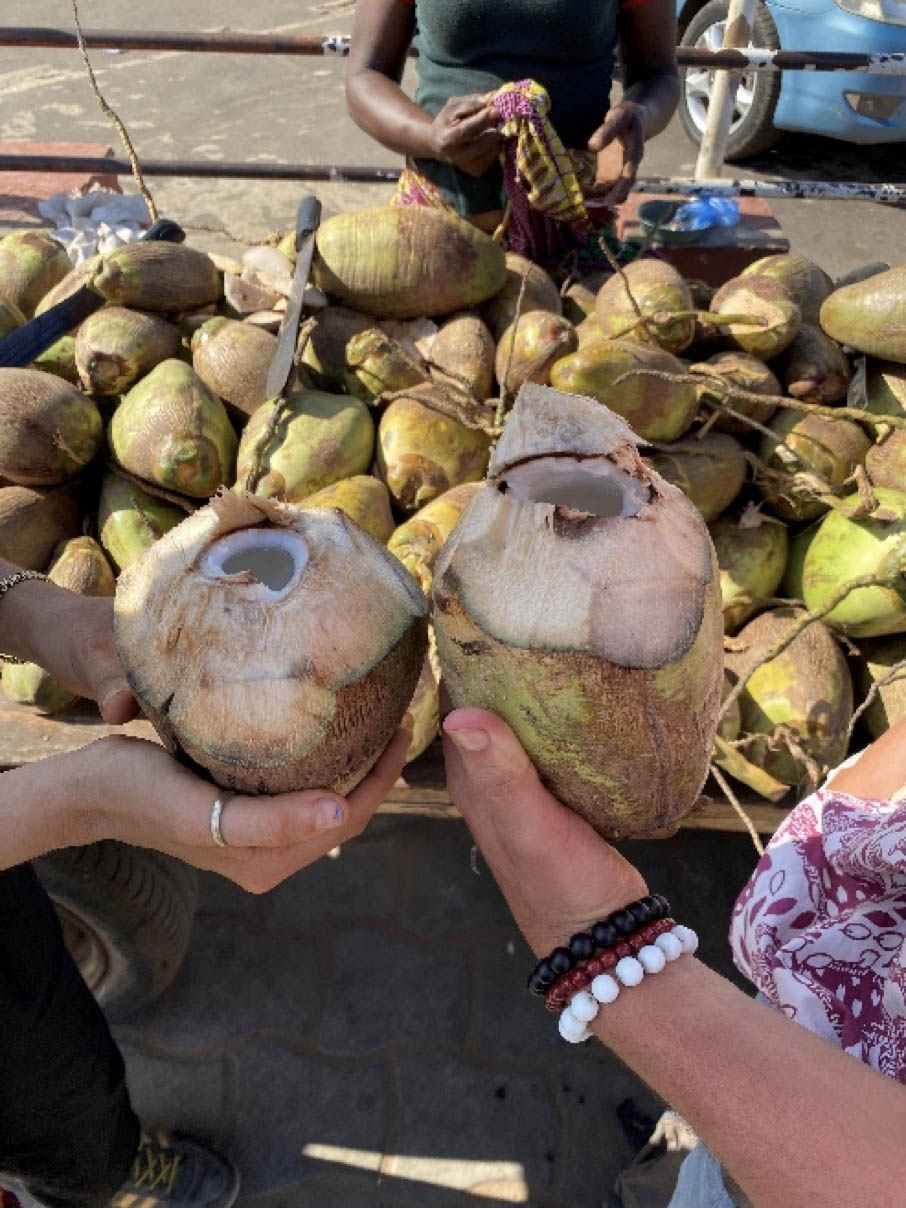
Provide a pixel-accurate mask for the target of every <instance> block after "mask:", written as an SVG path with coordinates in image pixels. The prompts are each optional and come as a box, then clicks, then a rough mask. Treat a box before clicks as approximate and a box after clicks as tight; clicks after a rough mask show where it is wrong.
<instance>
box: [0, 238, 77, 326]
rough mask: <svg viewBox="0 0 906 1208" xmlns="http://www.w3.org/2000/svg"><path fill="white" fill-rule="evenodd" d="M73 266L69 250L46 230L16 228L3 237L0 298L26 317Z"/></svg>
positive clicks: (0, 255) (0, 258) (1, 244)
mask: <svg viewBox="0 0 906 1208" xmlns="http://www.w3.org/2000/svg"><path fill="white" fill-rule="evenodd" d="M71 269H72V264H71V262H70V259H69V257H68V256H67V254H66V249H65V248H64V247H63V245H62V243H58V242H57V241H56V239H54V238H53V237H52V236H51V235H48V234H47V232H46V231H38V230H25V231H13V232H12V233H11V234H9V235H5V236H4V237H3V238H2V239H0V299H2V300H3V301H4V302H9V303H12V305H13V306H15V307H16V308H17V309H18V310H20V311H21V312H22V314H23V315H25V317H26V318H29V317H30V316H31V315H32V314H33V313H34V310H35V307H36V306H37V305H38V303H39V302H40V301H41V299H42V298H43V297H44V295H45V294H46V293H47V291H48V290H50V289H51V288H52V287H53V286H54V285H56V284H57V282H58V281H62V279H63V278H64V277H65V276H66V275H67V274H68V273H69V272H70V270H71Z"/></svg>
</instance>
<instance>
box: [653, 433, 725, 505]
mask: <svg viewBox="0 0 906 1208" xmlns="http://www.w3.org/2000/svg"><path fill="white" fill-rule="evenodd" d="M647 460H648V461H650V463H651V465H652V466H653V467H654V469H655V470H657V472H658V474H660V476H661V477H662V478H665V479H666V480H667V482H669V483H672V484H673V486H675V487H679V489H680V490H681V491H682V492H683V494H684V495H685V496H686V498H687V499H688V500H689V501H690V502H691V503H693V504H694V505H695V507H696V508H697V509H698V511H699V512H700V513H701V516H702V519H703V520H704V521H705V523H706V524H707V523H710V521H712V520H715V519H716V518H717V517H718V516H719V515H720V514H721V513H722V512H724V511H726V509H727V508H728V507H729V506H730V504H731V503H732V502H733V500H734V499H735V498H736V496H737V495H738V494H739V492H740V491H741V490H742V488H743V484H744V483H745V480H746V469H747V465H748V463H747V462H746V455H745V452H744V451H743V447H742V445H741V444H740V443H739V441H738V440H736V438H735V437H733V436H729V435H728V434H727V433H725V432H712V433H710V434H709V435H707V436H699V437H693V438H690V439H688V440H677V441H673V442H672V443H671V444H670V445H667V446H665V447H663V448H662V449H661V450H660V451H659V452H657V453H652V454H651V456H650V457H649V458H648V459H647Z"/></svg>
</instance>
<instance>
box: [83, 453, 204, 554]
mask: <svg viewBox="0 0 906 1208" xmlns="http://www.w3.org/2000/svg"><path fill="white" fill-rule="evenodd" d="M187 510H188V509H187V508H185V507H179V506H178V505H177V504H174V503H168V502H167V501H166V500H165V499H162V498H161V497H160V496H158V495H152V494H151V492H150V491H145V490H143V489H142V488H141V487H140V486H138V485H137V484H136V483H134V482H130V481H129V480H128V479H126V478H123V477H122V475H120V474H115V473H107V474H105V475H104V479H103V482H102V485H101V494H100V498H99V500H98V519H97V532H98V537H99V538H100V542H101V545H102V546H103V547H104V549H105V550H106V552H107V554H108V555H109V556H110V558H111V559H112V561H113V565H114V566H115V567H116V568H117V569H118V570H125V569H126V567H127V566H131V565H132V563H133V562H135V561H136V559H137V558H140V557H141V556H142V554H143V553H144V552H145V550H146V549H150V548H151V546H152V545H153V544H154V542H155V541H158V540H159V539H160V538H161V537H162V536H163V535H164V533H168V532H169V531H170V529H171V528H175V527H176V525H177V524H179V523H180V522H181V521H183V520H185V518H186V512H187Z"/></svg>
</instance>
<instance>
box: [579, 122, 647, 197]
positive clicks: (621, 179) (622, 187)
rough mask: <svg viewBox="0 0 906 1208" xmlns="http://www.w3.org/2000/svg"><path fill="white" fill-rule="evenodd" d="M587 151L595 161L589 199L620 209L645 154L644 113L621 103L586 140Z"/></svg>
mask: <svg viewBox="0 0 906 1208" xmlns="http://www.w3.org/2000/svg"><path fill="white" fill-rule="evenodd" d="M615 147H619V149H620V153H621V157H620V167H619V170H618V171H617V172H616V174H614V154H613V152H614V148H615ZM588 149H589V151H594V152H595V153H596V155H597V157H598V166H597V173H596V176H595V182H594V184H593V185H592V186H591V188H590V189H588V190H587V192H588V195H589V196H590V197H598V198H600V199H601V200H602V201H603V202H604V203H605V204H606V205H609V206H618V205H621V204H622V203H623V202H624V201H625V200H626V198H627V197H628V196H629V193H630V190H631V189H632V186H633V184H634V183H635V179H636V176H637V175H638V171H639V165H640V164H641V162H642V156H643V155H644V153H645V113H644V110H643V108H642V106H641V105H637V104H636V103H635V102H633V101H627V100H623V101H620V102H619V103H618V104H616V105H614V107H613V108H612V109H611V110H610V111H609V113H608V114H607V116H606V117H605V118H604V121H603V123H602V124H601V125H600V126H599V127H598V129H597V130H596V131H595V132H594V134H593V135H592V136H591V138H590V139H589V140H588Z"/></svg>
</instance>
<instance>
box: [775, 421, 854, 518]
mask: <svg viewBox="0 0 906 1208" xmlns="http://www.w3.org/2000/svg"><path fill="white" fill-rule="evenodd" d="M768 427H769V428H770V429H771V431H772V432H773V433H774V436H775V437H776V438H777V439H775V440H771V439H770V438H769V437H767V436H763V437H762V438H761V444H760V446H759V457H760V458H761V460H762V461H763V462H764V463H765V464H766V465H767V466H768V468H769V469H771V470H776V471H778V472H780V473H783V474H788V475H808V474H817V475H821V477H822V478H824V479H826V480H827V482H829V483H830V488H822V487H821V484H820V483H817V484H810V483H809V481H808V480H800V481H798V482H792V481H790V482H779V483H773V482H771V480H770V479H766V480H765V482H764V483H763V485H762V490H763V492H764V497H765V503H766V505H767V506H768V507H769V508H770V509H771V511H772V512H774V513H775V515H777V516H780V517H782V519H784V520H792V521H796V522H801V521H804V520H814V519H815V518H816V517H817V516H820V515H821V514H822V513H823V512H826V511H827V509H828V507H829V504H828V503H827V502H826V501H825V499H824V498H822V497H821V495H820V493H816V491H818V492H820V491H821V490H828V489H831V488H833V487H842V486H843V484H844V483H845V482H846V480H847V479H848V478H849V477H850V475H851V474H852V473H853V471H854V470H855V468H856V467H857V466H860V465H862V464H863V462H864V461H865V456H866V454H867V453H868V450H869V449H870V448H871V441H870V440H869V438H868V437H867V436H866V435H865V433H864V431H863V430H862V429H861V428H860V427H859V425H858V424H855V423H853V422H852V420H847V419H837V418H836V417H834V418H833V419H832V418H829V417H828V416H824V415H815V414H814V413H811V412H804V413H803V412H802V411H790V410H781V411H780V413H779V414H778V415H775V416H774V418H773V419H772V420H771V422H770V424H769V425H768ZM778 440H779V442H780V443H778Z"/></svg>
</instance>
